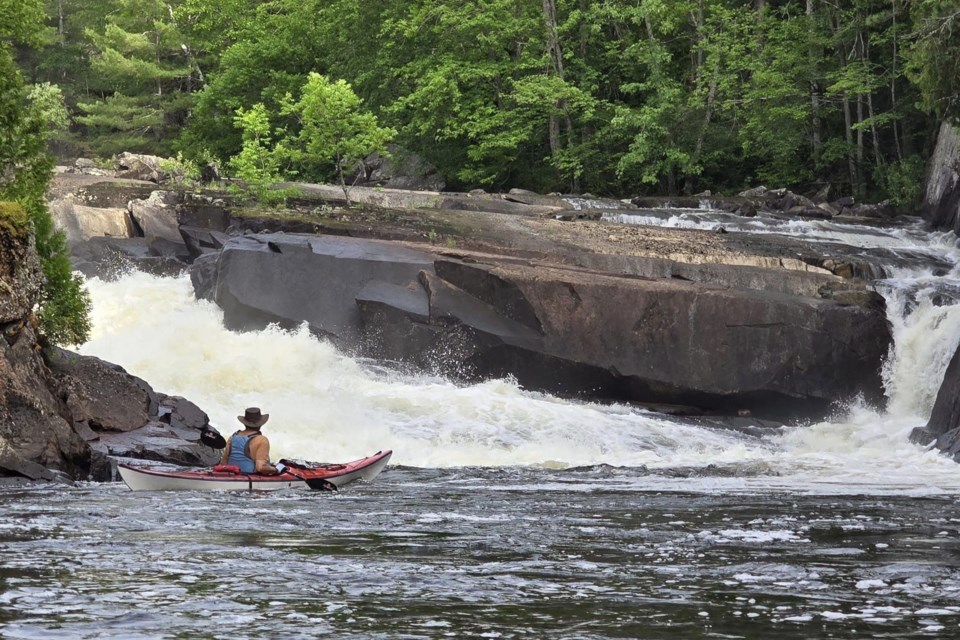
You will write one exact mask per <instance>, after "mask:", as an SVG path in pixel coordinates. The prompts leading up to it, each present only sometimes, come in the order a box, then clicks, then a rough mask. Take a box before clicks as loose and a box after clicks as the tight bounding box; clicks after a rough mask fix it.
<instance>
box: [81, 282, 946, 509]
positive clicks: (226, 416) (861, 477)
mask: <svg viewBox="0 0 960 640" xmlns="http://www.w3.org/2000/svg"><path fill="white" fill-rule="evenodd" d="M88 286H89V289H90V291H91V295H92V297H93V301H94V315H93V325H94V326H93V336H92V339H91V340H90V342H88V343H87V344H85V345H83V346H82V347H81V348H80V351H81V352H82V353H87V354H91V355H96V356H98V357H101V358H104V359H106V360H108V361H111V362H116V363H117V364H120V365H121V366H123V367H125V368H126V369H127V370H128V371H130V372H131V373H133V374H134V375H138V376H140V377H143V378H144V379H146V380H147V381H148V382H150V383H151V384H152V385H153V386H154V388H155V389H157V390H158V391H161V392H163V393H168V394H176V395H183V396H185V397H187V398H189V399H191V400H193V401H194V402H196V403H197V404H198V405H199V406H200V407H201V408H202V409H204V410H205V411H207V412H208V413H209V415H210V418H211V421H212V422H213V423H214V425H215V426H217V427H218V428H220V429H221V431H223V432H225V433H227V432H230V431H232V430H233V429H235V428H237V427H238V426H239V425H238V422H237V419H236V416H237V415H238V414H240V413H242V411H243V409H244V408H245V407H247V406H260V407H262V408H263V409H264V411H266V412H268V413H270V414H271V419H270V422H269V423H268V426H267V427H266V430H265V432H266V433H268V435H269V436H270V437H271V442H272V445H273V457H275V458H276V457H282V456H285V457H300V458H307V459H312V460H333V461H343V460H347V459H353V458H356V457H360V456H363V455H368V454H370V453H372V452H374V451H376V450H379V449H387V448H390V449H394V450H395V455H394V459H393V462H394V463H396V464H407V465H414V466H422V467H445V466H464V465H478V466H513V465H544V466H548V467H558V468H562V467H566V466H574V465H595V464H601V463H605V464H610V465H617V466H632V467H637V466H641V465H643V466H646V467H648V468H650V469H653V470H656V469H659V468H665V467H707V466H708V465H716V466H720V467H724V466H730V467H733V468H739V469H744V470H749V473H748V474H746V477H743V476H738V477H729V478H728V477H710V476H709V474H708V475H707V477H701V478H665V477H650V476H639V477H633V478H630V479H628V480H626V481H624V486H625V487H632V488H635V487H654V486H656V487H663V488H666V487H672V486H677V487H682V488H684V489H687V490H702V491H736V490H749V489H751V488H756V487H766V488H775V489H776V488H793V489H801V490H809V491H812V492H845V491H868V492H879V493H889V492H902V493H910V494H921V495H923V494H927V493H936V492H942V491H948V492H957V493H960V474H957V473H956V465H955V464H954V463H953V462H951V461H949V460H947V459H946V458H945V457H943V456H939V455H938V454H936V453H935V452H930V451H927V450H925V449H923V448H920V447H917V446H914V445H911V444H909V443H908V442H907V437H906V436H907V434H908V433H909V430H910V429H911V428H912V427H913V426H916V425H917V424H919V422H918V420H919V418H918V417H916V416H903V415H893V414H890V415H879V414H877V413H875V412H873V411H871V410H869V409H867V408H860V407H854V408H853V409H852V410H851V411H850V412H849V415H846V416H843V417H842V418H840V419H837V420H836V421H835V422H830V423H827V422H825V423H822V424H818V425H813V426H811V427H801V428H795V429H789V430H788V431H787V432H786V433H785V434H784V435H782V436H781V437H777V438H768V439H756V438H749V437H746V436H742V435H740V434H738V433H736V432H732V431H725V430H716V429H704V428H699V427H696V426H693V425H684V424H679V423H677V422H675V421H672V420H665V419H662V418H661V417H658V416H656V415H654V414H650V413H646V412H643V411H639V410H636V409H633V408H630V407H626V406H616V405H614V406H606V405H599V404H591V403H576V402H568V401H563V400H559V399H557V398H553V397H550V396H546V395H543V394H536V393H528V392H525V391H523V390H522V389H520V388H519V387H518V385H517V384H516V383H514V382H512V381H510V380H493V381H488V382H485V383H482V384H476V385H467V386H462V385H456V384H453V383H451V382H449V381H446V380H442V379H438V378H432V377H428V376H404V375H399V374H396V373H390V372H384V371H382V370H380V369H377V368H373V367H367V366H365V365H364V364H363V363H362V362H358V361H357V360H354V359H351V358H348V357H345V356H343V355H341V354H339V353H338V352H337V351H336V350H335V349H334V348H333V347H332V346H331V345H329V344H327V343H325V342H322V341H318V340H316V339H314V338H313V337H311V336H310V334H309V332H308V331H307V330H306V329H303V330H300V331H293V332H287V331H281V330H278V329H276V328H273V329H267V330H264V331H258V332H251V333H232V332H229V331H226V330H225V329H224V328H223V324H222V312H221V311H220V309H219V308H217V307H216V306H215V305H214V304H212V303H209V302H198V301H196V300H195V299H194V297H193V292H192V287H191V285H190V282H189V279H188V278H186V277H181V278H157V277H153V276H150V275H146V274H143V273H135V274H131V275H128V276H126V277H124V278H122V279H120V280H118V281H116V282H109V283H108V282H101V281H99V280H91V281H90V282H89V283H88ZM905 393H906V391H905ZM566 490H569V486H568V487H567V488H566Z"/></svg>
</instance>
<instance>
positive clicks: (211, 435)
mask: <svg viewBox="0 0 960 640" xmlns="http://www.w3.org/2000/svg"><path fill="white" fill-rule="evenodd" d="M200 442H202V443H203V444H205V445H207V446H208V447H210V448H211V449H223V448H224V447H226V446H227V441H226V440H224V439H223V436H222V435H220V433H219V432H218V431H217V430H216V429H212V428H210V427H208V426H206V425H204V426H203V428H202V429H200Z"/></svg>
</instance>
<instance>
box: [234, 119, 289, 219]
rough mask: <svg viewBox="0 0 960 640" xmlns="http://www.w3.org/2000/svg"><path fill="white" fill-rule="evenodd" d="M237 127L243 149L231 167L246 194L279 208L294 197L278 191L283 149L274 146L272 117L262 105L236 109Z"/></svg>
mask: <svg viewBox="0 0 960 640" xmlns="http://www.w3.org/2000/svg"><path fill="white" fill-rule="evenodd" d="M234 123H235V125H236V126H237V128H239V129H240V130H241V131H242V132H243V148H242V149H241V150H240V153H239V154H237V155H235V156H234V157H232V158H231V159H230V166H231V167H232V168H233V170H234V171H235V172H236V175H237V177H238V178H240V179H241V180H243V182H244V184H245V185H246V188H247V190H248V191H249V193H250V194H252V195H253V196H254V197H255V198H256V199H257V200H258V201H260V202H262V203H264V204H279V203H280V202H283V201H285V200H286V199H287V198H288V197H290V196H291V193H290V192H289V191H288V190H278V189H276V188H275V187H276V185H277V183H279V182H280V181H281V180H282V176H281V174H280V162H281V158H282V157H283V156H284V155H285V149H284V147H283V146H282V145H274V143H273V140H272V138H273V136H272V134H271V130H270V116H269V114H268V113H267V108H266V107H265V106H264V105H263V104H262V103H257V104H255V105H253V107H251V108H250V109H243V108H242V107H241V108H240V109H237V113H236V117H235V118H234Z"/></svg>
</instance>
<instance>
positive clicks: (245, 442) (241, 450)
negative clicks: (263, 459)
mask: <svg viewBox="0 0 960 640" xmlns="http://www.w3.org/2000/svg"><path fill="white" fill-rule="evenodd" d="M259 435H260V434H259V433H252V434H250V435H249V436H241V435H238V434H236V433H235V434H233V436H232V437H231V438H230V457H229V458H228V459H227V463H228V464H235V465H237V466H238V467H240V473H253V472H254V471H255V470H256V468H257V465H256V463H255V462H254V461H253V458H251V457H250V441H251V440H253V439H254V438H256V437H257V436H259Z"/></svg>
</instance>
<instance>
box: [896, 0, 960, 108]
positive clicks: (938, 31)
mask: <svg viewBox="0 0 960 640" xmlns="http://www.w3.org/2000/svg"><path fill="white" fill-rule="evenodd" d="M911 6H912V11H911V13H912V16H913V19H914V22H915V24H916V31H915V33H914V39H913V42H912V44H911V46H910V48H909V50H908V51H907V62H908V67H907V73H908V74H909V75H910V78H911V80H913V82H914V83H916V85H917V86H918V87H919V88H920V91H921V104H922V106H923V108H924V109H927V110H930V111H933V112H935V113H936V114H937V115H939V116H940V117H945V118H950V119H952V120H953V121H954V122H957V123H960V8H958V6H957V3H956V2H955V0H916V1H915V2H913V3H911Z"/></svg>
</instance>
